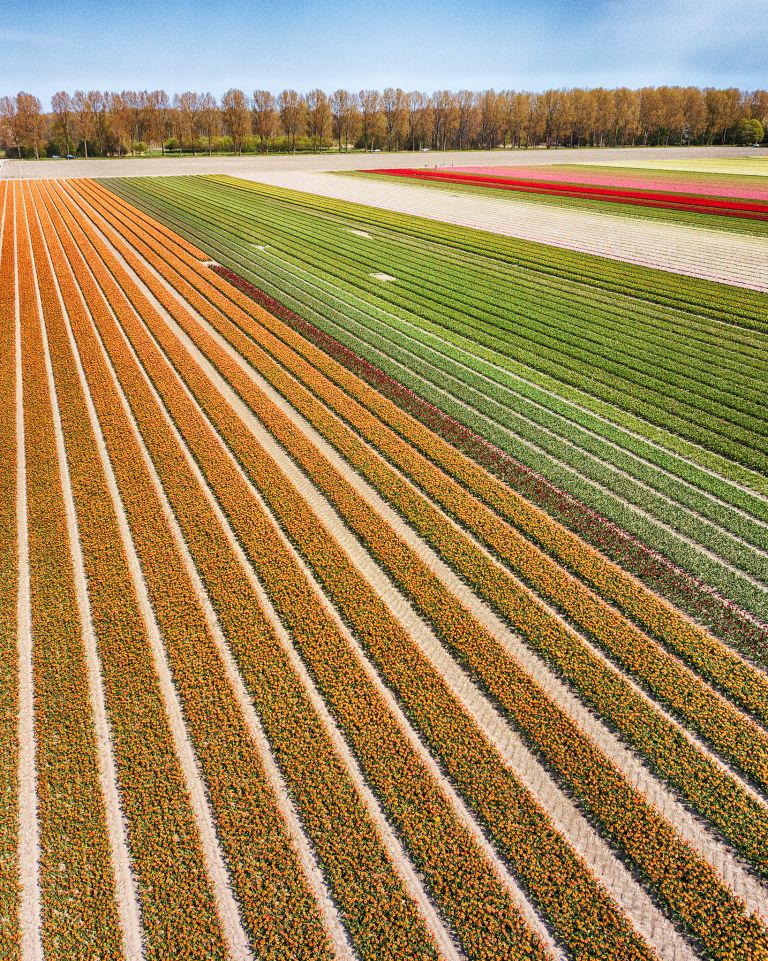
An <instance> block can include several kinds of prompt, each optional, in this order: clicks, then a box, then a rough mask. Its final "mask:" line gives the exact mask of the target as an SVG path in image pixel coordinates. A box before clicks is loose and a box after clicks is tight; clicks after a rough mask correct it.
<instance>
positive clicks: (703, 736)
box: [0, 177, 768, 961]
mask: <svg viewBox="0 0 768 961" xmlns="http://www.w3.org/2000/svg"><path fill="white" fill-rule="evenodd" d="M767 341H768V306H766V299H765V297H764V296H762V295H760V294H759V293H757V292H754V291H750V290H746V289H742V288H738V287H731V286H725V285H721V284H715V283H712V282H707V281H701V280H696V279H692V278H688V277H683V276H679V275H675V274H672V273H669V272H662V271H654V270H649V269H646V268H642V267H638V266H633V265H629V264H622V263H618V262H615V261H611V260H608V259H603V258H599V257H593V256H586V255H583V254H579V253H575V252H572V251H565V250H560V249H557V248H552V247H548V246H545V245H541V244H534V243H529V242H525V241H520V240H515V239H512V238H508V237H502V236H499V235H495V234H491V233H486V232H482V231H478V230H471V229H468V228H462V227H457V226H454V225H451V224H445V223H440V222H437V221H434V220H426V219H421V218H418V217H413V216H407V215H403V214H398V213H393V212H388V211H384V210H377V209H375V208H372V207H364V206H360V205H356V204H350V203H343V202H340V201H334V200H331V199H328V198H325V197H319V196H311V195H307V194H301V193H298V192H295V191H288V190H283V189H279V188H275V187H267V186H261V185H255V184H252V183H247V182H244V181H239V180H235V179H234V178H228V177H213V178H197V177H174V178H170V177H169V178H145V179H123V180H120V179H117V180H109V181H105V182H103V183H101V182H97V181H93V180H89V179H83V180H73V181H53V180H50V181H49V180H44V179H41V180H37V181H23V180H22V181H18V182H11V183H6V182H0V442H2V445H3V451H4V457H3V458H2V460H0V505H2V508H1V509H0V521H1V522H2V523H0V777H1V778H2V782H1V783H2V785H3V790H2V791H1V792H0V864H2V866H3V870H2V873H0V957H2V958H3V961H5V959H6V958H8V959H12V961H28V959H32V958H35V959H40V958H45V959H47V958H50V959H62V961H63V959H66V961H69V959H75V958H80V957H89V958H96V957H98V958H102V959H106V958H109V959H121V961H136V959H145V958H146V959H158V961H165V959H169V958H177V957H178V958H179V959H188V961H193V959H194V961H203V959H205V961H208V959H225V958H226V959H233V961H234V959H237V961H241V959H247V961H250V959H253V961H256V959H259V961H260V959H271V961H296V959H300V961H331V959H337V961H412V959H419V961H422V959H423V961H437V959H441V961H567V959H575V961H653V959H654V958H656V959H661V961H696V959H699V958H710V959H713V961H735V959H738V961H742V959H744V961H747V959H749V961H762V959H766V958H768V926H767V924H766V919H768V893H767V889H766V879H768V674H766V668H768V644H766V641H768V627H766V624H765V619H766V615H767V614H768V589H767V588H768V567H767V566H766V558H767V557H768V496H766V495H767V494H768V484H767V482H766V474H767V470H766V469H767V468H768V430H766V426H767V424H766V422H767V421H768V413H766V409H765V387H766V375H765V365H764V358H765V352H766V347H767V346H768V343H767Z"/></svg>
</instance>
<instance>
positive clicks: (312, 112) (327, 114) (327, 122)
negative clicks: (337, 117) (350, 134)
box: [304, 89, 333, 150]
mask: <svg viewBox="0 0 768 961" xmlns="http://www.w3.org/2000/svg"><path fill="white" fill-rule="evenodd" d="M304 99H305V102H306V105H307V134H308V136H309V139H310V141H311V142H312V146H313V147H314V148H315V149H316V150H322V147H323V142H324V141H326V140H327V139H328V137H329V136H330V132H331V123H332V121H333V115H332V114H331V107H330V104H329V103H328V97H327V95H326V94H325V93H323V91H322V90H317V89H315V90H310V91H309V93H308V94H307V95H306V97H305V98H304Z"/></svg>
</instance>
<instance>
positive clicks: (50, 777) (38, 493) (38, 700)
mask: <svg viewBox="0 0 768 961" xmlns="http://www.w3.org/2000/svg"><path fill="white" fill-rule="evenodd" d="M26 199H28V198H26ZM17 212H18V214H19V220H18V227H19V231H18V234H17V237H18V249H17V255H18V259H17V262H18V271H19V307H20V317H21V337H22V351H21V356H22V371H23V376H22V380H23V387H24V436H25V442H26V465H27V504H28V528H29V567H30V600H31V615H32V639H33V647H32V652H33V671H34V699H35V746H36V772H37V801H38V817H39V823H40V849H41V854H40V888H41V895H42V937H43V945H44V947H45V949H46V951H47V954H48V955H50V956H51V957H60V958H72V957H76V956H77V955H78V954H79V953H80V951H81V949H82V945H83V944H97V945H98V954H99V957H100V958H103V959H105V961H106V959H110V958H120V957H122V949H121V943H120V942H121V939H120V922H119V917H118V912H117V902H116V900H115V880H114V872H113V869H112V859H111V853H110V846H109V840H108V838H109V834H108V830H107V825H106V808H105V802H104V797H103V794H102V791H101V785H100V782H99V759H98V750H97V743H96V730H95V726H94V723H93V715H92V705H91V700H90V694H89V689H88V673H87V666H86V660H85V650H84V647H83V640H82V624H81V621H80V617H79V613H78V607H77V595H76V588H75V578H74V568H73V564H72V559H71V555H70V544H69V535H68V530H67V517H66V508H65V502H64V496H63V492H62V488H61V483H60V478H59V462H58V455H57V450H56V435H55V432H54V421H53V411H52V408H51V402H50V397H49V386H48V376H47V372H46V368H45V361H44V357H45V355H44V347H43V338H42V333H41V329H40V321H41V318H40V316H39V311H38V304H37V284H36V280H35V269H36V266H37V267H40V265H39V264H38V265H35V264H33V262H32V258H31V256H30V248H29V239H28V236H27V212H26V210H25V209H24V207H19V208H17ZM33 216H34V214H33ZM44 269H45V268H44ZM41 276H42V275H41ZM43 287H44V290H43V291H42V293H41V300H43V301H44V303H45V305H46V306H47V307H50V300H52V299H54V298H55V292H54V291H53V290H52V289H51V288H50V286H48V285H45V284H43Z"/></svg>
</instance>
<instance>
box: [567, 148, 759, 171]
mask: <svg viewBox="0 0 768 961" xmlns="http://www.w3.org/2000/svg"><path fill="white" fill-rule="evenodd" d="M576 162H577V163H578V161H576ZM607 162H608V163H609V164H610V166H614V167H642V168H644V169H645V170H685V171H692V172H695V173H711V174H733V175H735V176H744V177H768V151H766V155H765V156H764V157H762V156H759V157H754V156H752V157H733V158H731V157H700V156H696V155H695V154H693V153H688V154H687V156H682V155H680V154H678V155H677V156H670V157H669V158H667V157H653V158H650V159H647V160H646V159H645V158H643V157H640V156H636V157H633V158H632V159H627V160H622V159H620V158H616V159H611V160H610V161H607ZM590 163H596V165H597V166H600V165H601V161H600V160H599V159H598V160H597V161H596V162H595V161H590Z"/></svg>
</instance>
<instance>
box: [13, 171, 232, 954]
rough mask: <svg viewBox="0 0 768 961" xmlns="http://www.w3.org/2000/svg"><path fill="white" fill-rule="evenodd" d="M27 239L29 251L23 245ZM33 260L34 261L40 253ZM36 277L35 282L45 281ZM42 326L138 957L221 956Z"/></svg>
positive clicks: (118, 581) (54, 352) (139, 637)
mask: <svg viewBox="0 0 768 961" xmlns="http://www.w3.org/2000/svg"><path fill="white" fill-rule="evenodd" d="M27 189H29V190H31V191H32V195H33V196H34V197H35V201H36V206H37V208H38V210H40V211H41V216H42V219H43V230H44V234H45V240H46V242H47V244H48V246H49V249H50V251H51V255H52V258H53V262H54V268H55V271H56V276H57V279H58V282H59V284H60V286H61V291H62V295H63V298H64V303H65V305H66V309H67V313H68V314H69V317H70V319H71V320H72V322H73V323H75V324H78V325H84V324H87V323H89V321H88V315H87V313H86V310H85V308H84V306H83V304H82V301H81V299H80V292H79V290H78V287H77V285H76V283H75V282H74V280H73V278H72V277H71V275H70V272H69V268H68V266H67V263H66V258H65V256H64V254H63V253H62V252H61V250H60V249H59V247H58V241H57V236H58V237H60V238H61V240H62V242H63V243H64V244H67V245H68V246H69V238H68V235H67V231H66V228H65V226H64V224H63V222H62V221H61V219H60V218H59V217H58V216H57V215H56V213H55V212H51V213H52V216H53V220H52V221H51V220H49V219H48V212H46V211H45V210H44V207H45V205H44V204H41V203H40V201H39V196H40V194H39V191H40V189H41V188H40V186H39V184H35V186H34V188H27ZM33 243H36V244H40V243H41V241H40V239H39V238H34V237H33ZM38 249H40V248H39V247H38V246H36V247H35V254H36V261H37V263H38V265H42V264H43V257H42V256H40V257H38V256H37V251H38ZM43 276H44V280H43V283H44V286H45V287H46V288H48V289H49V290H53V289H54V288H53V281H52V279H51V278H46V277H45V275H44V274H43ZM46 323H47V324H48V337H49V343H50V348H51V359H52V362H53V368H54V379H55V383H56V389H57V393H58V396H59V403H60V410H61V417H62V426H63V430H64V435H65V440H66V447H67V456H68V460H69V470H70V477H71V481H72V487H73V493H74V496H75V503H76V508H77V514H78V523H79V530H80V539H81V543H82V549H83V558H84V563H85V568H86V576H87V579H88V588H89V598H90V603H91V610H92V616H93V622H94V627H95V631H96V635H97V638H98V645H99V653H100V656H101V666H102V671H103V676H104V687H105V693H106V698H107V704H108V709H109V715H110V722H111V726H112V735H113V739H114V745H115V755H116V761H117V766H118V776H119V781H120V788H121V795H122V802H123V810H124V813H125V816H126V820H127V826H128V835H129V843H130V849H131V855H132V861H133V867H134V871H135V872H136V876H137V880H138V882H139V889H140V894H141V908H142V921H143V929H144V935H145V943H146V955H147V957H148V958H157V959H160V958H168V957H174V958H178V959H190V961H191V959H200V958H203V957H205V958H212V959H215V958H221V959H222V961H223V959H224V958H225V957H227V954H228V952H227V948H226V945H225V941H224V936H223V933H222V930H221V925H220V921H219V918H218V915H217V910H216V905H215V901H214V896H213V892H212V889H211V885H210V882H209V879H208V876H207V872H206V867H205V860H204V856H203V851H202V848H201V843H200V837H199V833H198V829H197V826H196V824H195V818H194V814H193V812H192V808H191V805H190V801H189V797H188V793H187V788H186V785H185V782H184V777H183V773H182V770H181V767H180V765H179V762H178V759H177V757H176V754H175V750H174V745H173V737H172V734H171V730H170V726H169V722H168V719H167V715H166V713H165V708H164V705H163V700H162V696H161V694H160V691H159V689H158V682H157V677H156V675H155V672H154V670H153V657H152V651H151V647H150V644H149V641H148V638H147V636H146V633H145V629H144V623H143V620H142V616H141V613H140V610H139V605H138V601H137V599H136V594H135V591H134V586H133V581H132V576H131V572H130V569H129V566H128V561H127V558H126V555H125V552H124V549H123V546H122V541H121V537H120V532H119V526H118V520H117V516H116V514H115V508H114V506H113V503H112V499H111V496H110V493H109V489H108V486H107V480H106V477H105V475H104V471H103V469H102V465H101V461H100V457H99V454H98V449H97V446H96V441H95V437H94V435H93V433H92V430H91V427H90V423H89V417H88V411H87V407H86V403H85V397H84V395H83V393H82V389H81V387H80V384H79V381H78V377H77V373H76V368H75V363H74V359H73V356H72V352H71V349H70V346H69V342H68V339H67V335H66V330H65V327H64V323H63V318H62V316H61V313H60V311H59V309H58V303H57V301H56V300H55V299H54V298H53V297H50V298H49V299H48V304H47V309H46Z"/></svg>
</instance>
